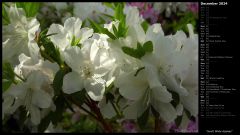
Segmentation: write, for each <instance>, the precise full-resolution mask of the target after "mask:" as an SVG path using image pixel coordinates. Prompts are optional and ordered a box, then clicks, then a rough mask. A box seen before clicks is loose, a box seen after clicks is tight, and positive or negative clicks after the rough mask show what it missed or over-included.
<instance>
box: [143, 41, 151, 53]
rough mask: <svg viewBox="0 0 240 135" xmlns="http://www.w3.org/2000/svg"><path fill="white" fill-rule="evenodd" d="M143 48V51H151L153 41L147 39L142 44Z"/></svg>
mask: <svg viewBox="0 0 240 135" xmlns="http://www.w3.org/2000/svg"><path fill="white" fill-rule="evenodd" d="M143 49H144V51H145V52H152V51H153V43H152V41H147V42H146V43H144V44H143Z"/></svg>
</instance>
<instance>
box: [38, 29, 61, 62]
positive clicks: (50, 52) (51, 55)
mask: <svg viewBox="0 0 240 135" xmlns="http://www.w3.org/2000/svg"><path fill="white" fill-rule="evenodd" d="M54 34H56V33H52V34H48V35H47V29H45V30H43V31H42V32H41V33H40V34H39V40H38V41H37V42H38V45H39V46H43V47H44V50H42V49H40V53H41V55H42V56H43V58H44V59H47V60H49V61H51V62H57V63H58V65H62V64H63V61H62V60H61V57H60V52H59V49H58V48H55V46H54V44H53V43H52V42H51V40H50V39H49V38H48V37H49V36H51V35H54Z"/></svg>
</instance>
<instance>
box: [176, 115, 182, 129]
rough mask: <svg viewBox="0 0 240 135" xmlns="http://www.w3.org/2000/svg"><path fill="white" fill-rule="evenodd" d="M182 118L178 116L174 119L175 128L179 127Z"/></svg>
mask: <svg viewBox="0 0 240 135" xmlns="http://www.w3.org/2000/svg"><path fill="white" fill-rule="evenodd" d="M182 117H183V116H178V117H177V118H176V119H175V124H176V126H177V127H179V125H180V124H181V121H182Z"/></svg>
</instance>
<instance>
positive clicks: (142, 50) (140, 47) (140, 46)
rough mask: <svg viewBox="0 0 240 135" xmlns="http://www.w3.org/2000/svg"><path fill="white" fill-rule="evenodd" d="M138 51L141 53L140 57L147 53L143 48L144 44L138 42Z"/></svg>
mask: <svg viewBox="0 0 240 135" xmlns="http://www.w3.org/2000/svg"><path fill="white" fill-rule="evenodd" d="M136 51H137V53H138V55H139V58H141V57H142V56H144V55H145V50H144V49H143V47H142V45H141V44H140V43H139V42H138V43H137V50H136Z"/></svg>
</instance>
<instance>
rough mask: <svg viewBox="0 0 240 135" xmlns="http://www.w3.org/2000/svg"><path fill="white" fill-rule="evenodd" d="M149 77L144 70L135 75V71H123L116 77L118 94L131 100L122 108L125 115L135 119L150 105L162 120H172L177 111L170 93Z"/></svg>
mask: <svg viewBox="0 0 240 135" xmlns="http://www.w3.org/2000/svg"><path fill="white" fill-rule="evenodd" d="M149 79H150V78H148V77H147V74H146V71H145V70H141V71H139V73H138V74H137V75H136V71H133V72H131V73H124V74H122V75H121V76H119V78H117V80H116V82H115V85H116V87H118V88H119V92H120V94H121V95H122V96H123V97H125V98H127V99H129V100H132V101H133V103H132V104H130V105H129V106H128V107H127V108H126V109H125V110H124V114H125V117H126V118H129V119H136V118H137V117H139V116H141V115H142V114H143V112H144V111H145V110H146V109H147V108H148V107H150V105H152V106H153V107H154V108H155V109H156V110H157V111H158V112H159V113H160V117H161V118H162V119H163V120H165V121H167V122H170V121H173V120H174V119H175V118H176V116H177V112H176V110H175V109H174V107H173V106H172V105H171V103H170V101H171V100H172V95H171V94H170V93H169V92H167V90H166V88H165V87H164V86H162V85H161V83H159V82H156V83H157V84H154V83H153V82H152V81H153V80H152V79H150V80H149Z"/></svg>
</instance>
